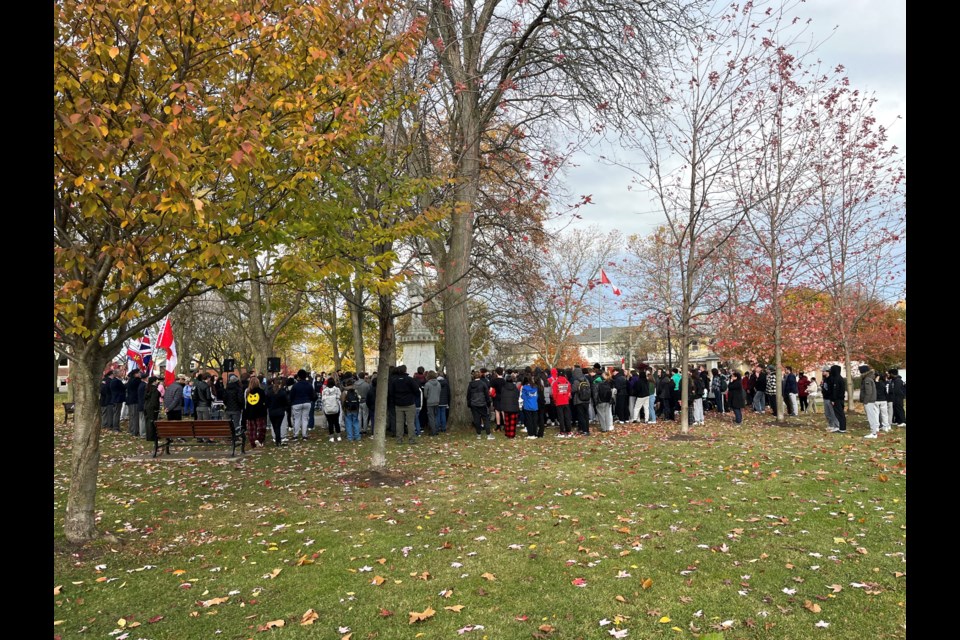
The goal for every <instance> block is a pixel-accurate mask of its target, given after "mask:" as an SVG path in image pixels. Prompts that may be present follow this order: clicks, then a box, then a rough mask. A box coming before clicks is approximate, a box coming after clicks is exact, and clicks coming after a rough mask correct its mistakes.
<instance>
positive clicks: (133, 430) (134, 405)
mask: <svg viewBox="0 0 960 640" xmlns="http://www.w3.org/2000/svg"><path fill="white" fill-rule="evenodd" d="M142 385H143V380H141V379H140V370H139V369H134V370H133V371H131V372H130V379H129V380H128V381H127V386H126V388H125V389H124V398H125V400H126V402H127V414H128V416H129V417H130V426H129V433H130V435H132V436H133V437H134V438H138V437H140V429H141V428H140V387H141V386H142Z"/></svg>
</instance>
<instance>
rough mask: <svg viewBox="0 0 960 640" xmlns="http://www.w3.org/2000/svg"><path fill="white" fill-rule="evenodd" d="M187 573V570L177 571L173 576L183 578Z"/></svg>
mask: <svg viewBox="0 0 960 640" xmlns="http://www.w3.org/2000/svg"><path fill="white" fill-rule="evenodd" d="M185 573H186V571H185V570H183V569H177V570H176V571H174V572H173V575H175V576H182V575H183V574H185Z"/></svg>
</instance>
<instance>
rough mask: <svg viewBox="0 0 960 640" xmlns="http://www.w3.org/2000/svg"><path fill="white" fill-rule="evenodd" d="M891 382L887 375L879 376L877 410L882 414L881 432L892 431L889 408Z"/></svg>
mask: <svg viewBox="0 0 960 640" xmlns="http://www.w3.org/2000/svg"><path fill="white" fill-rule="evenodd" d="M889 388H890V381H889V380H887V374H886V373H885V372H883V371H881V372H880V373H879V374H877V410H878V413H879V414H880V431H884V432H886V431H890V410H889V408H888V406H887V398H888V389H889Z"/></svg>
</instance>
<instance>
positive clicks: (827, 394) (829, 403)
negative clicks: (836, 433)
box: [820, 369, 840, 432]
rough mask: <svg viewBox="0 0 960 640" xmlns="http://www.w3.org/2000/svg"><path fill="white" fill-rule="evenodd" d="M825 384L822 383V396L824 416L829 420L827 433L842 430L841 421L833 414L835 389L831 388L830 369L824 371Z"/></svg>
mask: <svg viewBox="0 0 960 640" xmlns="http://www.w3.org/2000/svg"><path fill="white" fill-rule="evenodd" d="M821 374H822V375H823V382H821V383H820V394H821V396H822V397H823V415H824V417H825V418H826V419H827V431H828V432H829V431H833V430H834V429H837V430H839V429H840V421H839V420H837V416H835V415H834V414H833V389H831V388H830V369H824V370H823V371H822V372H821Z"/></svg>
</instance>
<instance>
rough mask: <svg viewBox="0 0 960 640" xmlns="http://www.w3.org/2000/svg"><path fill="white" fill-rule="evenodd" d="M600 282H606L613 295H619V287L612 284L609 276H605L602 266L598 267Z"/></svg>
mask: <svg viewBox="0 0 960 640" xmlns="http://www.w3.org/2000/svg"><path fill="white" fill-rule="evenodd" d="M600 284H608V285H610V288H611V289H613V295H616V296H618V295H620V293H621V291H620V289H618V288H616V287H615V286H613V283H612V282H610V278H608V277H607V272H606V271H604V270H603V267H600Z"/></svg>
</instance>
